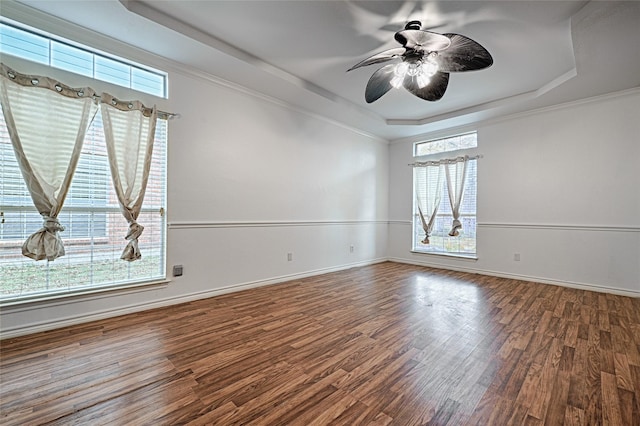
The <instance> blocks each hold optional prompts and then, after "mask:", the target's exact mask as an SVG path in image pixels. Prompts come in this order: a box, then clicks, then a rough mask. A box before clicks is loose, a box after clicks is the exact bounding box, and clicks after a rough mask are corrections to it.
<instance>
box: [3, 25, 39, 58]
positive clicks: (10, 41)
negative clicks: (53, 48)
mask: <svg viewBox="0 0 640 426" xmlns="http://www.w3.org/2000/svg"><path fill="white" fill-rule="evenodd" d="M0 52H2V53H7V54H9V55H14V56H18V57H21V58H24V59H28V60H30V61H33V62H38V63H41V64H47V65H48V64H49V39H47V38H46V37H42V36H39V35H36V34H32V33H30V32H27V31H22V30H19V29H17V28H13V27H10V26H8V25H5V24H2V23H0Z"/></svg>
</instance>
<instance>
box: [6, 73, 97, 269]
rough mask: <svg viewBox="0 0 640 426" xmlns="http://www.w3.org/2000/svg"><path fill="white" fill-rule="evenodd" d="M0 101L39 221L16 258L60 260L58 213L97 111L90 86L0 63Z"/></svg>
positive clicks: (61, 250)
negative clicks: (22, 71) (19, 70)
mask: <svg viewBox="0 0 640 426" xmlns="http://www.w3.org/2000/svg"><path fill="white" fill-rule="evenodd" d="M0 67H1V69H0V102H1V105H2V112H3V114H4V118H5V122H6V125H7V128H8V132H9V136H10V139H11V144H12V145H13V150H14V152H15V155H16V159H17V161H18V164H19V166H20V171H21V173H22V176H23V178H24V181H25V183H26V185H27V188H28V190H29V193H30V194H31V199H32V200H33V204H34V205H35V207H36V209H37V210H38V212H39V213H40V214H41V215H42V217H43V219H44V224H43V226H42V228H41V229H40V230H38V231H37V232H35V233H34V234H32V235H31V236H29V237H28V238H27V240H26V241H25V242H24V244H23V246H22V254H23V255H25V256H27V257H30V258H32V259H35V260H43V259H47V260H49V261H51V260H54V259H56V258H58V257H60V256H64V245H63V243H62V239H61V238H60V234H59V232H60V231H64V227H63V226H62V225H61V224H60V223H59V222H58V214H59V213H60V209H62V205H63V204H64V200H65V197H66V195H67V192H68V190H69V185H70V183H71V179H72V178H73V174H74V172H75V170H76V165H77V164H78V158H79V156H80V150H81V148H82V144H83V141H84V136H85V133H86V131H87V128H88V127H89V124H90V123H91V120H92V119H93V117H94V115H95V112H96V110H97V106H96V103H95V102H94V99H93V96H94V94H95V93H94V91H93V90H92V89H90V88H80V89H75V88H71V87H68V86H66V85H64V84H62V83H60V82H58V81H55V80H53V79H50V78H47V77H41V76H30V75H24V74H20V73H17V72H15V71H13V70H12V69H10V68H9V67H7V66H6V65H4V64H0Z"/></svg>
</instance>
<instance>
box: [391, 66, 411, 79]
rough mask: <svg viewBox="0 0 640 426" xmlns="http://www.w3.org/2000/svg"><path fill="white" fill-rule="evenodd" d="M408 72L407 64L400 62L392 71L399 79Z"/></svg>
mask: <svg viewBox="0 0 640 426" xmlns="http://www.w3.org/2000/svg"><path fill="white" fill-rule="evenodd" d="M408 71H409V64H407V63H406V62H400V63H399V64H398V65H396V67H395V69H394V70H393V72H394V74H395V75H396V77H400V78H404V76H405V75H407V72H408Z"/></svg>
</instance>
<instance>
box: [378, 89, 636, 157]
mask: <svg viewBox="0 0 640 426" xmlns="http://www.w3.org/2000/svg"><path fill="white" fill-rule="evenodd" d="M634 95H640V86H638V87H633V88H631V89H624V90H620V91H618V92H611V93H605V94H602V95H596V96H591V97H588V98H583V99H577V100H573V101H569V102H564V103H560V104H555V105H550V106H545V107H540V108H535V109H531V110H526V111H521V112H516V113H513V114H509V115H503V116H500V117H493V118H487V119H484V120H477V121H475V122H473V123H469V124H464V125H461V126H454V127H448V128H446V129H440V130H435V131H432V132H425V133H421V134H418V135H412V136H407V137H404V138H398V139H392V140H391V141H389V144H390V145H394V144H397V143H405V142H412V143H414V142H424V141H425V140H427V139H434V138H438V137H445V136H447V135H451V134H456V133H462V132H465V131H473V130H477V129H478V128H479V127H480V126H484V125H490V124H495V123H501V122H504V121H510V120H517V119H519V118H525V117H530V116H532V115H538V114H544V113H547V112H552V111H557V110H561V109H566V108H573V107H577V106H580V105H585V104H590V103H594V102H602V101H606V100H608V99H615V98H620V97H623V96H634Z"/></svg>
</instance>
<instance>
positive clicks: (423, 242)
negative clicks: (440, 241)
mask: <svg viewBox="0 0 640 426" xmlns="http://www.w3.org/2000/svg"><path fill="white" fill-rule="evenodd" d="M421 243H422V244H429V233H428V232H426V231H425V233H424V239H423V240H422V241H421Z"/></svg>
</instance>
